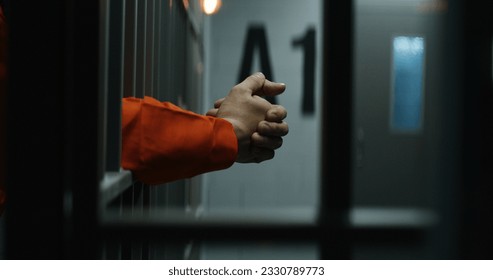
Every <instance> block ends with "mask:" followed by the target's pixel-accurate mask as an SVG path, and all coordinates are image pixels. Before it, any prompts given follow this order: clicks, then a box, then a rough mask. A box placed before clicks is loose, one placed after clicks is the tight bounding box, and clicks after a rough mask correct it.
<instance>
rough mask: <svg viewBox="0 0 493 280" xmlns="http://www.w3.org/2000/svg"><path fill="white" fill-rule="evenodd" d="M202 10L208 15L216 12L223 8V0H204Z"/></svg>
mask: <svg viewBox="0 0 493 280" xmlns="http://www.w3.org/2000/svg"><path fill="white" fill-rule="evenodd" d="M201 2H202V11H204V13H205V14H206V15H212V14H215V13H217V12H218V11H219V8H221V4H222V2H221V0H202V1H201Z"/></svg>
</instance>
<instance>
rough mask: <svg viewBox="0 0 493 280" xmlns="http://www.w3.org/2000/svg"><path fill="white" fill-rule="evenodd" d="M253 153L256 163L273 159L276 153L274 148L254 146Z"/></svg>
mask: <svg viewBox="0 0 493 280" xmlns="http://www.w3.org/2000/svg"><path fill="white" fill-rule="evenodd" d="M252 153H253V155H254V157H255V158H254V161H255V162H256V163H260V162H262V161H266V160H269V159H273V158H274V155H275V152H274V150H271V149H265V148H253V149H252Z"/></svg>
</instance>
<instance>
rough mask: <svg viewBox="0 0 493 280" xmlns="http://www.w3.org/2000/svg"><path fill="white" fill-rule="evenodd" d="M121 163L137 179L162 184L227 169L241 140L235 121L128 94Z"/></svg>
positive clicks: (147, 182) (124, 117) (124, 110)
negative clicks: (233, 122)
mask: <svg viewBox="0 0 493 280" xmlns="http://www.w3.org/2000/svg"><path fill="white" fill-rule="evenodd" d="M122 104H123V110H122V161H121V165H122V167H123V168H124V169H127V170H131V171H132V173H133V176H134V179H137V180H139V181H141V182H143V183H146V184H151V185H155V184H161V183H166V182H170V181H174V180H178V179H183V178H188V177H192V176H195V175H198V174H201V173H205V172H209V171H213V170H219V169H224V168H228V167H229V166H231V165H232V164H233V163H234V161H235V159H236V156H237V152H238V143H237V139H236V135H235V132H234V129H233V126H232V124H231V123H229V122H228V121H226V120H223V119H219V118H214V117H208V116H202V115H198V114H195V113H193V112H190V111H186V110H183V109H181V108H179V107H177V106H175V105H173V104H171V103H169V102H163V103H161V102H159V101H157V100H156V99H153V98H151V97H145V98H144V99H139V98H133V97H130V98H124V99H123V103H122Z"/></svg>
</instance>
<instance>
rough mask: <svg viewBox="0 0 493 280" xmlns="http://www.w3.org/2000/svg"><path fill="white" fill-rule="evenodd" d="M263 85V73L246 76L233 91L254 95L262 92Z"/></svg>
mask: <svg viewBox="0 0 493 280" xmlns="http://www.w3.org/2000/svg"><path fill="white" fill-rule="evenodd" d="M264 83H265V76H264V74H263V73H261V72H258V73H255V74H253V75H250V76H248V77H247V78H246V79H245V80H243V82H241V83H239V84H237V85H236V86H235V87H233V89H235V88H237V89H240V90H239V92H242V93H245V92H246V93H248V94H254V93H257V92H259V91H261V90H262V87H263V86H264Z"/></svg>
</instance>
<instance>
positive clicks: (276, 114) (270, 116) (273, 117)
mask: <svg viewBox="0 0 493 280" xmlns="http://www.w3.org/2000/svg"><path fill="white" fill-rule="evenodd" d="M287 116H288V111H286V109H285V108H284V107H283V106H281V105H272V107H271V109H269V111H267V113H266V115H265V120H266V121H268V122H279V123H280V122H282V120H284V119H285V118H286V117H287Z"/></svg>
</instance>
